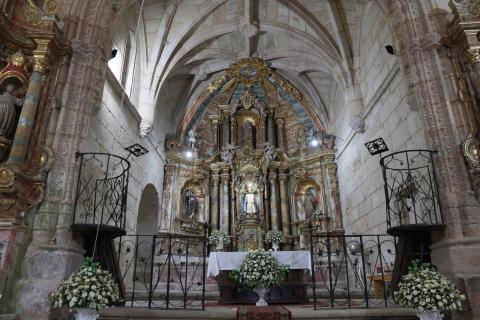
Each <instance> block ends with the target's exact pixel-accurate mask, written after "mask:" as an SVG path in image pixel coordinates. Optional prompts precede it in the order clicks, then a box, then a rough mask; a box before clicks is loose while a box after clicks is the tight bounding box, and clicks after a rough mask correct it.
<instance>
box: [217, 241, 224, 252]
mask: <svg viewBox="0 0 480 320" xmlns="http://www.w3.org/2000/svg"><path fill="white" fill-rule="evenodd" d="M215 250H216V251H217V252H222V251H223V241H219V242H218V243H217V245H216V246H215Z"/></svg>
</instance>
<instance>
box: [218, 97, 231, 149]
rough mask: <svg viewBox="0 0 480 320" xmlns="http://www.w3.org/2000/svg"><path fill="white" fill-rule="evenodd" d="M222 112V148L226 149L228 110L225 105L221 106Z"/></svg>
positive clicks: (228, 121) (228, 126) (228, 130)
mask: <svg viewBox="0 0 480 320" xmlns="http://www.w3.org/2000/svg"><path fill="white" fill-rule="evenodd" d="M220 110H222V146H223V147H226V146H227V143H230V109H229V108H228V106H227V105H221V106H220Z"/></svg>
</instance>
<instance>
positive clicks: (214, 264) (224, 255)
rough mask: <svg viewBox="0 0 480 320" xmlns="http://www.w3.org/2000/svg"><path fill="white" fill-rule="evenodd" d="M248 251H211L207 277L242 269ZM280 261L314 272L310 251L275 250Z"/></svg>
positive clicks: (291, 266) (275, 255) (273, 253)
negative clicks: (225, 271)
mask: <svg viewBox="0 0 480 320" xmlns="http://www.w3.org/2000/svg"><path fill="white" fill-rule="evenodd" d="M247 254H248V252H211V253H210V256H209V257H208V270H207V277H211V276H217V275H218V274H219V273H220V271H222V270H233V269H240V266H241V265H242V262H243V259H244V258H245V256H246V255H247ZM272 255H273V256H274V257H275V258H277V260H278V263H280V264H286V265H288V266H289V268H290V269H308V270H309V271H310V273H311V272H312V257H311V256H310V251H273V252H272Z"/></svg>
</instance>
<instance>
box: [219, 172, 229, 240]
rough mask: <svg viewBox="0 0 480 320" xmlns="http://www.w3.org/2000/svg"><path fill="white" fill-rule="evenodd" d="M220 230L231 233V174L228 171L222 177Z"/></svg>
mask: <svg viewBox="0 0 480 320" xmlns="http://www.w3.org/2000/svg"><path fill="white" fill-rule="evenodd" d="M220 178H221V181H220V229H222V230H223V231H226V232H229V229H230V228H229V226H230V223H229V210H228V206H229V192H228V182H229V180H230V174H229V173H228V169H224V170H223V171H222V174H221V175H220Z"/></svg>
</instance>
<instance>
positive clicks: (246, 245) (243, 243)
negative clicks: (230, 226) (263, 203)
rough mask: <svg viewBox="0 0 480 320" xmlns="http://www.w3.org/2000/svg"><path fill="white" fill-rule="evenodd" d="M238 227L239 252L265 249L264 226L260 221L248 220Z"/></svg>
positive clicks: (251, 218) (240, 223) (239, 223)
mask: <svg viewBox="0 0 480 320" xmlns="http://www.w3.org/2000/svg"><path fill="white" fill-rule="evenodd" d="M236 227H237V228H236V238H237V248H236V249H237V251H250V250H255V249H263V247H264V245H263V226H262V224H261V222H260V221H259V220H258V219H256V218H253V217H249V218H246V219H245V220H244V221H240V222H238V223H237V225H236Z"/></svg>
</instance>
